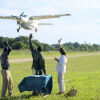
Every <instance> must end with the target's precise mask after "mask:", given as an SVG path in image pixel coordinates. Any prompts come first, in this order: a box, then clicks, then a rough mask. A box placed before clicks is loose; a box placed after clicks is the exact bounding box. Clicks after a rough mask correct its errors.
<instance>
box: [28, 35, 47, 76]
mask: <svg viewBox="0 0 100 100" xmlns="http://www.w3.org/2000/svg"><path fill="white" fill-rule="evenodd" d="M32 38H33V37H32V34H30V35H29V45H30V50H31V53H32V58H33V64H32V70H33V71H34V73H33V74H35V75H42V72H43V73H44V74H46V70H45V60H44V58H43V56H42V54H41V51H42V48H41V46H38V48H37V50H36V49H35V48H34V46H33V45H32V42H31V39H32Z"/></svg>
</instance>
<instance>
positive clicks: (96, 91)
mask: <svg viewBox="0 0 100 100" xmlns="http://www.w3.org/2000/svg"><path fill="white" fill-rule="evenodd" d="M0 54H1V53H0ZM43 55H44V57H45V62H46V70H47V74H48V75H52V77H53V89H52V93H51V94H50V95H49V96H48V97H46V98H44V97H42V96H41V95H39V96H30V95H31V94H32V92H28V91H26V92H23V93H20V92H19V90H18V84H19V83H20V82H21V80H22V79H23V78H24V77H26V76H29V75H31V74H32V70H31V65H32V61H31V60H29V61H23V60H22V62H16V61H15V59H16V60H17V61H18V59H27V58H30V59H31V53H30V51H28V50H25V51H12V52H11V54H10V55H9V59H10V60H12V62H11V63H10V67H11V74H12V79H13V96H12V97H6V98H5V99H3V98H1V97H0V100H43V99H44V100H100V52H92V53H88V52H72V53H68V54H67V55H68V63H67V72H66V73H65V84H66V92H65V93H67V92H68V91H69V90H70V89H71V88H72V87H74V88H75V89H76V90H77V95H76V96H74V97H65V96H64V94H62V95H57V93H58V92H59V87H58V83H57V73H56V71H55V66H56V62H55V61H54V57H59V56H60V54H59V52H43ZM76 55H78V56H76ZM13 61H15V62H13ZM0 69H1V67H0ZM1 88H2V77H1V75H0V93H1ZM6 96H7V94H6Z"/></svg>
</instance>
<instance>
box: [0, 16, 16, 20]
mask: <svg viewBox="0 0 100 100" xmlns="http://www.w3.org/2000/svg"><path fill="white" fill-rule="evenodd" d="M0 19H12V20H16V19H17V16H0Z"/></svg>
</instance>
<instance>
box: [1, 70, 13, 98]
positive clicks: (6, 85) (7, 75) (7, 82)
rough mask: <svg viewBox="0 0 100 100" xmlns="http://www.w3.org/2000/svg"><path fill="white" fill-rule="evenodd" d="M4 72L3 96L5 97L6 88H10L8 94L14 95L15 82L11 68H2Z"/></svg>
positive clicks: (2, 72)
mask: <svg viewBox="0 0 100 100" xmlns="http://www.w3.org/2000/svg"><path fill="white" fill-rule="evenodd" d="M1 74H2V80H3V81H2V94H1V97H5V94H6V90H7V88H8V96H11V95H12V88H13V82H12V77H11V74H10V70H3V69H2V70H1Z"/></svg>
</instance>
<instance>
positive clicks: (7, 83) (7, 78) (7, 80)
mask: <svg viewBox="0 0 100 100" xmlns="http://www.w3.org/2000/svg"><path fill="white" fill-rule="evenodd" d="M4 43H5V47H4V50H3V52H2V54H1V56H0V60H1V74H2V80H3V83H2V93H1V97H5V94H6V90H7V88H8V96H11V95H12V89H13V81H12V77H11V73H10V65H9V61H8V56H9V53H10V52H11V47H10V45H9V44H8V42H7V41H5V42H4Z"/></svg>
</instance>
